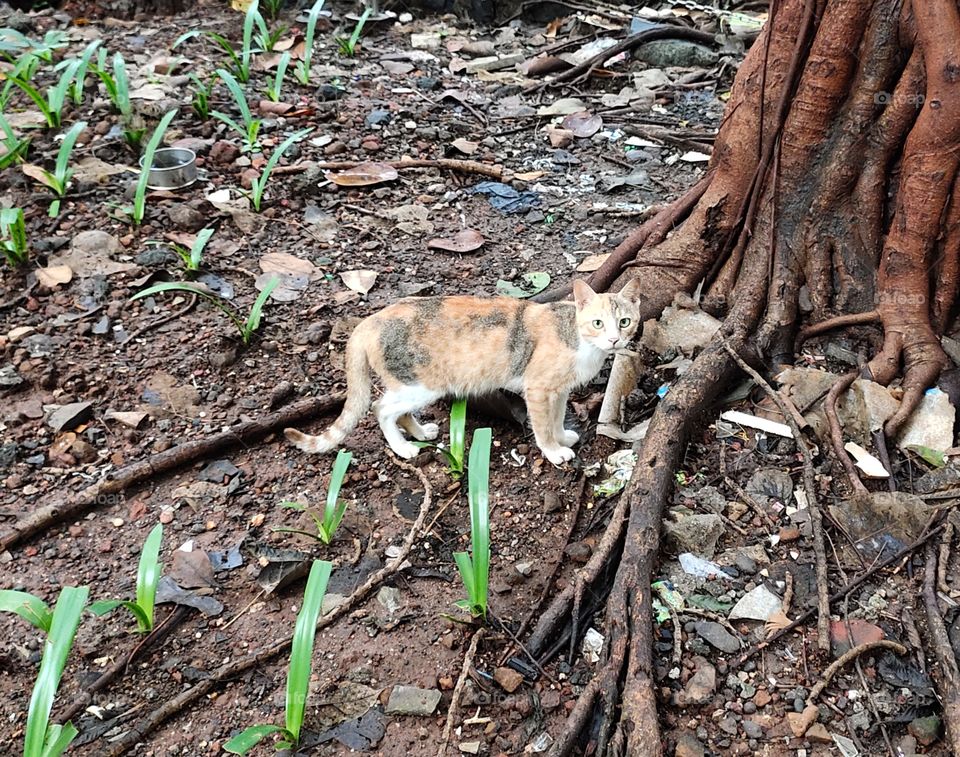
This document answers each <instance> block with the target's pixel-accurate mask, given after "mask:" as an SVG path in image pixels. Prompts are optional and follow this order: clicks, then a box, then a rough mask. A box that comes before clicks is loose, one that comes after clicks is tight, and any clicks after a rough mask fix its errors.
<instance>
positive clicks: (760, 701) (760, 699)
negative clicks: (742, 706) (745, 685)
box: [753, 689, 771, 707]
mask: <svg viewBox="0 0 960 757" xmlns="http://www.w3.org/2000/svg"><path fill="white" fill-rule="evenodd" d="M770 699H771V696H770V692H769V691H767V690H766V689H760V691H758V692H757V695H756V696H755V697H754V698H753V703H754V704H755V705H757V707H766V706H767V705H768V704H770Z"/></svg>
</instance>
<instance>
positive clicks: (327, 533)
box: [274, 449, 353, 544]
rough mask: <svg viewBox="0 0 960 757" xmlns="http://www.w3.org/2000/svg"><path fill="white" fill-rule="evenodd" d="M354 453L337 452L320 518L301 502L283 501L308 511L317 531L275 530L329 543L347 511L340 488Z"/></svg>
mask: <svg viewBox="0 0 960 757" xmlns="http://www.w3.org/2000/svg"><path fill="white" fill-rule="evenodd" d="M352 458H353V453H351V452H347V451H346V450H343V449H342V450H340V451H339V452H338V453H337V459H336V460H334V461H333V472H332V473H331V474H330V487H329V488H328V489H327V501H326V503H325V504H324V508H323V517H322V518H320V517H318V516H317V515H315V514H314V513H312V512H310V511H309V510H307V508H306V507H305V506H304V505H301V504H300V503H299V502H281V503H280V504H281V505H283V506H284V507H289V508H292V509H294V510H299V511H301V512H307V514H308V515H310V517H311V518H313V522H314V525H316V527H317V533H316V534H312V533H310V532H309V531H302V530H300V529H296V528H277V529H274V530H275V531H281V532H284V533H294V534H303V535H304V536H309V537H310V538H312V539H319V540H320V541H322V542H323V543H324V544H329V543H330V542H331V541H332V540H333V536H334V534H336V532H337V529H338V528H339V527H340V522H341V521H342V520H343V514H344V513H345V512H346V511H347V503H346V501H345V500H341V499H340V488H341V487H342V486H343V479H344V478H346V475H347V468H349V467H350V460H351V459H352Z"/></svg>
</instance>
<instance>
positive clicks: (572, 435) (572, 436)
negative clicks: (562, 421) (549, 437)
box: [560, 428, 580, 447]
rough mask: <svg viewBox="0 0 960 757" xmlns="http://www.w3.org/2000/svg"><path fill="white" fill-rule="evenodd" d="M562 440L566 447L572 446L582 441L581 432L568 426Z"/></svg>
mask: <svg viewBox="0 0 960 757" xmlns="http://www.w3.org/2000/svg"><path fill="white" fill-rule="evenodd" d="M560 441H561V442H562V443H563V446H564V447H572V446H573V445H574V444H576V443H577V442H579V441H580V434H578V433H577V432H576V431H571V430H570V429H568V428H565V429H564V430H563V433H562V434H561V435H560Z"/></svg>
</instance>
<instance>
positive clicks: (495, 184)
mask: <svg viewBox="0 0 960 757" xmlns="http://www.w3.org/2000/svg"><path fill="white" fill-rule="evenodd" d="M470 191H471V192H473V193H474V194H482V195H486V196H487V200H488V201H489V202H490V205H492V206H493V207H494V208H496V209H497V210H499V211H500V212H501V213H526V212H527V211H528V210H531V209H532V208H538V207H540V195H538V194H537V193H536V192H530V191H527V192H519V191H517V190H516V189H514V188H513V187H511V186H510V185H509V184H504V183H503V182H499V181H481V182H480V183H479V184H477V185H476V186H475V187H473V188H472V189H471V190H470Z"/></svg>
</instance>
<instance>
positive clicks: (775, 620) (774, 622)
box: [763, 610, 793, 639]
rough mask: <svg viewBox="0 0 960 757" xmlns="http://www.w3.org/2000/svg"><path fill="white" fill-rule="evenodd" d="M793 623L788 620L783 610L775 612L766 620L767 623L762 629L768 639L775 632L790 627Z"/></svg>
mask: <svg viewBox="0 0 960 757" xmlns="http://www.w3.org/2000/svg"><path fill="white" fill-rule="evenodd" d="M792 622H793V621H791V620H790V618H788V617H787V616H786V615H785V614H784V612H783V610H777V611H776V612H775V613H774V614H773V615H771V616H770V617H769V618H767V622H766V623H764V624H763V629H764V631H765V632H766V634H767V638H768V639H769V638H770V637H771V636H773V634H775V633H776V632H777V631H780V630H782V629H784V628H786V627H787V626H789V625H790V623H792Z"/></svg>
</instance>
